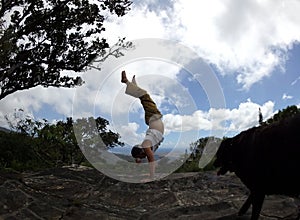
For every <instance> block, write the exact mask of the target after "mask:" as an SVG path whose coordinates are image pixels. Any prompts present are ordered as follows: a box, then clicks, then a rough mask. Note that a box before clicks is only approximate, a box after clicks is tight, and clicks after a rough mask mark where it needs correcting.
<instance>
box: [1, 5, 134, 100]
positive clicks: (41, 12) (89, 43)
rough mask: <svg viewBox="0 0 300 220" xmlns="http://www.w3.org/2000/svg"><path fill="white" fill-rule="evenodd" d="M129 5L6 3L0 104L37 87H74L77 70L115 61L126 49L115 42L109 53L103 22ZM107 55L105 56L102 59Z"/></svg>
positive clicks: (117, 14) (118, 14)
mask: <svg viewBox="0 0 300 220" xmlns="http://www.w3.org/2000/svg"><path fill="white" fill-rule="evenodd" d="M130 5H131V2H130V1H129V0H114V1H111V0H95V1H91V0H80V1H79V0H35V1H32V0H18V1H14V0H7V1H1V6H2V7H1V9H0V99H2V98H4V97H5V96H7V95H9V94H11V93H13V92H15V91H18V90H24V89H29V88H32V87H35V86H37V85H42V86H44V87H49V86H54V87H68V88H69V87H74V86H78V85H81V84H82V83H83V81H82V79H81V78H80V77H71V76H61V71H63V70H69V71H70V72H71V71H72V72H80V71H83V70H84V69H85V68H86V67H87V66H89V65H90V64H91V63H92V62H93V61H95V60H97V58H100V59H99V60H100V61H103V57H106V58H107V57H108V55H113V56H117V57H118V56H121V55H122V54H121V53H120V52H119V49H120V48H127V47H128V46H130V44H128V43H126V42H125V41H124V38H123V39H120V41H119V43H118V44H117V45H118V48H115V49H114V50H110V45H109V44H108V43H107V39H105V38H103V37H101V34H102V33H103V32H104V31H105V27H104V21H105V19H107V18H108V16H109V15H111V16H113V15H114V16H118V17H120V16H124V15H125V14H126V12H127V11H128V10H129V9H130ZM107 53H108V55H107Z"/></svg>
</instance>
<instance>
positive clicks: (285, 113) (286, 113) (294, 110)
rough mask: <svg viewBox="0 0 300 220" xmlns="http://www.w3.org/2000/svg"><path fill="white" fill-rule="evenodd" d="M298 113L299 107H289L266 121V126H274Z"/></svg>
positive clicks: (299, 111)
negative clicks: (275, 123)
mask: <svg viewBox="0 0 300 220" xmlns="http://www.w3.org/2000/svg"><path fill="white" fill-rule="evenodd" d="M298 113H300V109H299V108H298V107H297V106H295V105H292V106H288V107H286V108H285V109H282V110H279V111H278V112H277V113H276V114H275V115H273V117H272V118H270V119H268V120H267V121H266V124H272V123H274V122H277V121H280V120H282V119H284V118H287V117H292V116H294V115H296V114H298Z"/></svg>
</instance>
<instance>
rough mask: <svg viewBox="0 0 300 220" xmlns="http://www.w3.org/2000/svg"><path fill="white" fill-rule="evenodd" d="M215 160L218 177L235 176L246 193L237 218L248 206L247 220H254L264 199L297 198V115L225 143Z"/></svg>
mask: <svg viewBox="0 0 300 220" xmlns="http://www.w3.org/2000/svg"><path fill="white" fill-rule="evenodd" d="M216 156H217V158H216V160H215V162H214V165H215V166H216V167H220V170H219V171H218V175H223V174H225V173H226V172H227V171H230V172H235V174H236V175H237V176H238V177H239V178H240V179H241V181H242V182H243V183H244V184H245V185H246V186H247V188H248V189H249V190H250V195H249V197H248V199H247V200H246V202H245V203H244V205H243V206H242V208H241V209H240V211H239V213H238V214H239V215H243V214H245V213H246V212H247V210H248V209H249V207H250V205H252V216H251V219H252V220H256V219H258V218H259V214H260V211H261V208H262V205H263V202H264V198H265V195H270V194H282V195H288V196H299V194H300V114H296V115H295V116H292V117H289V118H286V119H284V120H282V121H280V122H275V123H273V124H270V125H264V126H260V127H254V128H251V129H249V130H246V131H243V132H241V133H240V134H238V135H237V136H235V137H233V138H228V139H225V140H224V141H222V143H221V145H220V147H219V149H218V151H217V155H216ZM298 219H299V216H298Z"/></svg>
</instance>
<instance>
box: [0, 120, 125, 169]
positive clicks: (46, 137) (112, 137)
mask: <svg viewBox="0 0 300 220" xmlns="http://www.w3.org/2000/svg"><path fill="white" fill-rule="evenodd" d="M7 118H9V117H7ZM82 121H85V122H86V123H85V125H88V122H92V121H95V122H96V124H97V130H96V131H95V132H97V134H98V135H100V136H102V137H103V141H104V142H105V144H107V148H110V147H114V146H117V145H120V146H122V145H123V143H121V142H120V141H119V138H120V135H119V134H117V133H114V132H112V131H110V130H108V129H107V126H108V125H109V123H108V121H107V120H106V119H103V118H101V117H98V118H96V119H93V118H89V119H77V120H76V121H75V122H74V121H73V119H72V118H67V119H66V121H58V122H57V123H56V124H50V123H48V122H46V121H44V122H43V124H42V125H41V124H40V122H38V121H35V120H33V119H30V118H29V117H28V116H26V117H24V118H21V119H19V120H17V123H15V124H14V123H12V122H11V124H12V125H13V128H14V132H13V131H12V132H3V131H0V168H13V169H16V170H28V169H31V170H34V169H42V168H46V167H57V166H63V165H72V164H78V165H80V164H84V165H87V164H89V162H88V161H87V160H86V159H85V157H84V155H83V153H82V151H81V149H80V148H79V146H78V143H77V139H76V137H75V133H74V125H75V124H77V125H78V123H79V122H82ZM36 125H39V126H36ZM80 125H82V124H80ZM32 128H34V129H32ZM33 130H34V131H35V133H34V135H32V134H33V133H32V131H33ZM81 131H82V132H83V135H84V136H85V137H86V139H87V140H88V139H89V137H90V136H89V133H88V129H87V127H85V128H84V129H83V128H82V129H81ZM84 132H85V133H84ZM86 147H87V148H88V147H90V148H91V146H88V145H86ZM91 149H92V148H91ZM95 153H96V152H95Z"/></svg>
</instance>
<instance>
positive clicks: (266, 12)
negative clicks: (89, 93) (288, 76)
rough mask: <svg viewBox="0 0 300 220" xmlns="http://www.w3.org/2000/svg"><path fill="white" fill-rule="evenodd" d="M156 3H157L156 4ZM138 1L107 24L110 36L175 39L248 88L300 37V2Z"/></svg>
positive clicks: (281, 61) (276, 64)
mask: <svg viewBox="0 0 300 220" xmlns="http://www.w3.org/2000/svg"><path fill="white" fill-rule="evenodd" d="M155 2H156V4H157V6H156V7H155V6H154V5H155V4H154V3H155ZM160 4H161V3H160V2H157V1H153V0H152V1H146V2H143V4H142V3H141V2H140V1H136V4H133V6H132V10H131V12H130V13H129V14H128V15H127V16H126V17H124V18H122V19H121V20H119V22H118V23H107V26H108V28H107V30H108V31H111V30H112V32H107V33H106V34H107V35H108V36H127V37H128V39H129V40H131V39H139V38H149V37H158V38H166V39H172V40H177V41H179V42H181V43H183V44H184V45H186V46H189V47H190V48H192V49H193V50H195V51H196V52H197V53H198V54H199V55H200V56H202V57H203V58H204V59H206V60H208V61H209V62H211V63H213V64H215V65H216V66H217V67H218V68H219V69H220V71H221V72H222V73H223V74H228V73H233V74H235V75H236V79H237V83H238V84H240V85H241V86H242V88H244V89H249V88H251V86H252V85H253V84H254V83H257V82H259V81H261V80H262V79H265V78H266V77H269V76H270V75H271V73H272V71H273V70H274V69H275V68H277V67H279V68H281V69H282V70H284V64H285V61H286V59H287V54H286V52H287V50H289V49H291V48H292V46H293V44H294V43H297V42H299V41H300V15H299V13H298V12H299V10H300V2H299V1H297V0H291V1H289V2H288V4H286V2H285V1H277V2H276V3H274V1H272V0H264V1H252V0H245V1H243V2H241V1H239V0H225V1H223V0H213V1H197V0H194V1H186V0H176V1H166V2H165V5H168V7H162V6H159V5H160Z"/></svg>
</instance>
